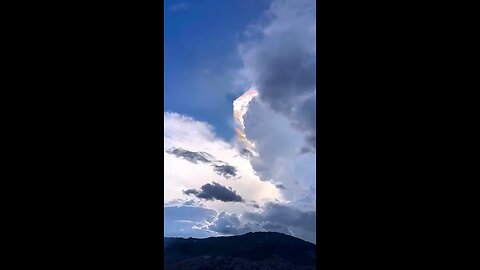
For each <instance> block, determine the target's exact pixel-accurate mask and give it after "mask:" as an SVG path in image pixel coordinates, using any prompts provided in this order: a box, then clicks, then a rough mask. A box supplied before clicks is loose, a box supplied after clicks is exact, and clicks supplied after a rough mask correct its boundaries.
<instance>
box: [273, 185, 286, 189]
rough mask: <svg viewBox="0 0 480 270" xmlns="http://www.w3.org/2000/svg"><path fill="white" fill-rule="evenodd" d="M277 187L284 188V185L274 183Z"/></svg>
mask: <svg viewBox="0 0 480 270" xmlns="http://www.w3.org/2000/svg"><path fill="white" fill-rule="evenodd" d="M275 186H276V187H277V188H278V189H285V187H284V186H283V185H282V184H278V185H275Z"/></svg>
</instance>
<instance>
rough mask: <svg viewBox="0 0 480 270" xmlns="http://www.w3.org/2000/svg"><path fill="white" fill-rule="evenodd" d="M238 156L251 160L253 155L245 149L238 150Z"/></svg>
mask: <svg viewBox="0 0 480 270" xmlns="http://www.w3.org/2000/svg"><path fill="white" fill-rule="evenodd" d="M240 154H241V155H242V156H244V157H248V158H252V157H253V153H252V152H251V151H250V150H248V149H246V148H242V149H240Z"/></svg>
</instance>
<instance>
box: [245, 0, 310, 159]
mask: <svg viewBox="0 0 480 270" xmlns="http://www.w3.org/2000/svg"><path fill="white" fill-rule="evenodd" d="M266 14H267V16H266V18H264V20H265V21H266V23H263V24H258V25H253V26H251V27H250V28H249V29H250V31H249V32H248V33H249V35H248V36H249V37H251V36H253V38H249V39H248V40H247V41H245V42H243V43H241V44H239V46H238V51H239V53H240V55H241V57H242V60H243V64H244V68H243V70H242V71H241V74H242V75H243V76H244V77H245V78H246V80H247V81H248V82H250V83H251V84H253V85H254V86H255V87H256V88H257V89H258V91H259V93H260V99H261V100H262V101H263V102H264V103H265V104H267V105H268V106H269V107H270V108H272V109H273V110H275V111H276V112H278V113H281V114H283V115H285V116H286V117H288V119H289V121H290V123H291V124H292V126H294V127H295V128H297V129H299V130H301V131H302V132H303V133H304V134H306V136H305V146H304V147H303V148H302V152H309V151H311V152H314V151H315V150H316V4H315V0H277V1H273V2H272V5H271V7H270V9H269V10H268V12H267V13H266ZM247 134H248V133H247Z"/></svg>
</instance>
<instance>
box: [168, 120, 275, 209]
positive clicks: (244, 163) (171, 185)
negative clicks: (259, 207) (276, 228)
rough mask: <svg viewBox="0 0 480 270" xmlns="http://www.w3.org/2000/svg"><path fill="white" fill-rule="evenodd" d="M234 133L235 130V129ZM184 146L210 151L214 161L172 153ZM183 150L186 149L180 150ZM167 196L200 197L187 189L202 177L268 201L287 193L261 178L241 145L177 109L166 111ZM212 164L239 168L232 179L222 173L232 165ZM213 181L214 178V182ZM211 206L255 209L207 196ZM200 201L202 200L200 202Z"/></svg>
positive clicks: (247, 198)
mask: <svg viewBox="0 0 480 270" xmlns="http://www.w3.org/2000/svg"><path fill="white" fill-rule="evenodd" d="M232 134H233V130H232ZM174 148H175V149H181V150H184V151H189V152H192V153H207V154H208V155H209V156H208V158H206V155H204V156H203V157H205V158H206V159H210V158H211V161H212V162H209V163H203V162H200V161H198V160H197V161H198V162H197V163H193V162H191V161H189V160H187V159H185V158H184V157H183V156H181V155H180V156H178V157H177V156H176V155H174V154H169V153H168V152H172V151H171V150H172V149H174ZM179 153H183V152H181V151H180V152H179ZM164 160H165V161H164V162H165V163H164V166H165V170H164V198H165V201H167V202H169V201H173V200H189V199H192V198H193V199H196V200H198V199H197V198H196V197H193V196H191V195H190V196H188V195H186V194H184V192H183V191H184V190H187V189H191V188H197V187H199V186H201V185H202V184H204V183H201V184H199V183H198V180H199V179H210V180H211V181H215V182H216V183H218V184H220V185H223V186H229V187H231V188H232V189H233V190H235V191H236V192H237V193H238V194H240V195H241V197H242V199H244V200H245V201H256V202H262V203H264V202H267V201H273V200H275V199H278V200H280V201H284V199H283V195H282V194H281V193H280V191H279V190H278V189H277V188H276V187H275V185H274V184H272V183H269V182H264V181H261V180H260V179H259V177H258V176H257V175H255V172H254V170H253V168H252V165H251V164H250V162H249V160H248V158H246V157H244V156H242V155H240V153H239V151H238V150H237V148H236V147H235V146H234V145H233V144H232V143H231V142H228V141H225V140H224V139H221V138H219V137H217V136H216V134H215V129H214V127H212V126H211V125H209V124H208V123H206V122H201V121H198V120H195V119H194V118H192V117H189V116H186V115H181V114H178V113H174V112H165V113H164ZM212 165H219V166H221V165H225V166H232V167H234V168H235V176H234V177H235V178H236V179H238V181H231V178H226V177H225V175H221V174H219V173H227V175H228V173H232V172H233V170H232V169H231V168H229V167H221V169H220V168H219V170H218V171H215V170H214V168H215V167H213V166H212ZM210 183H211V182H210ZM202 203H203V204H204V205H205V207H207V208H212V209H215V210H216V211H218V212H219V213H220V212H222V211H228V212H229V213H236V214H241V213H243V212H244V211H245V210H248V209H250V210H253V209H255V208H254V207H253V206H250V205H247V204H232V203H231V202H223V201H220V200H204V199H202ZM196 205H198V203H196Z"/></svg>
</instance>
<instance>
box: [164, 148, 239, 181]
mask: <svg viewBox="0 0 480 270" xmlns="http://www.w3.org/2000/svg"><path fill="white" fill-rule="evenodd" d="M167 153H169V154H172V155H175V156H177V157H179V158H183V159H185V160H188V161H190V162H192V163H195V164H197V163H198V162H201V163H211V164H212V167H213V170H214V171H215V173H217V174H218V175H222V176H223V177H225V178H231V177H235V176H236V175H237V169H236V168H235V167H234V166H231V165H229V164H228V163H226V162H223V161H220V160H216V159H215V157H213V156H212V155H210V154H209V153H206V152H192V151H188V150H185V149H182V148H171V149H169V150H167Z"/></svg>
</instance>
